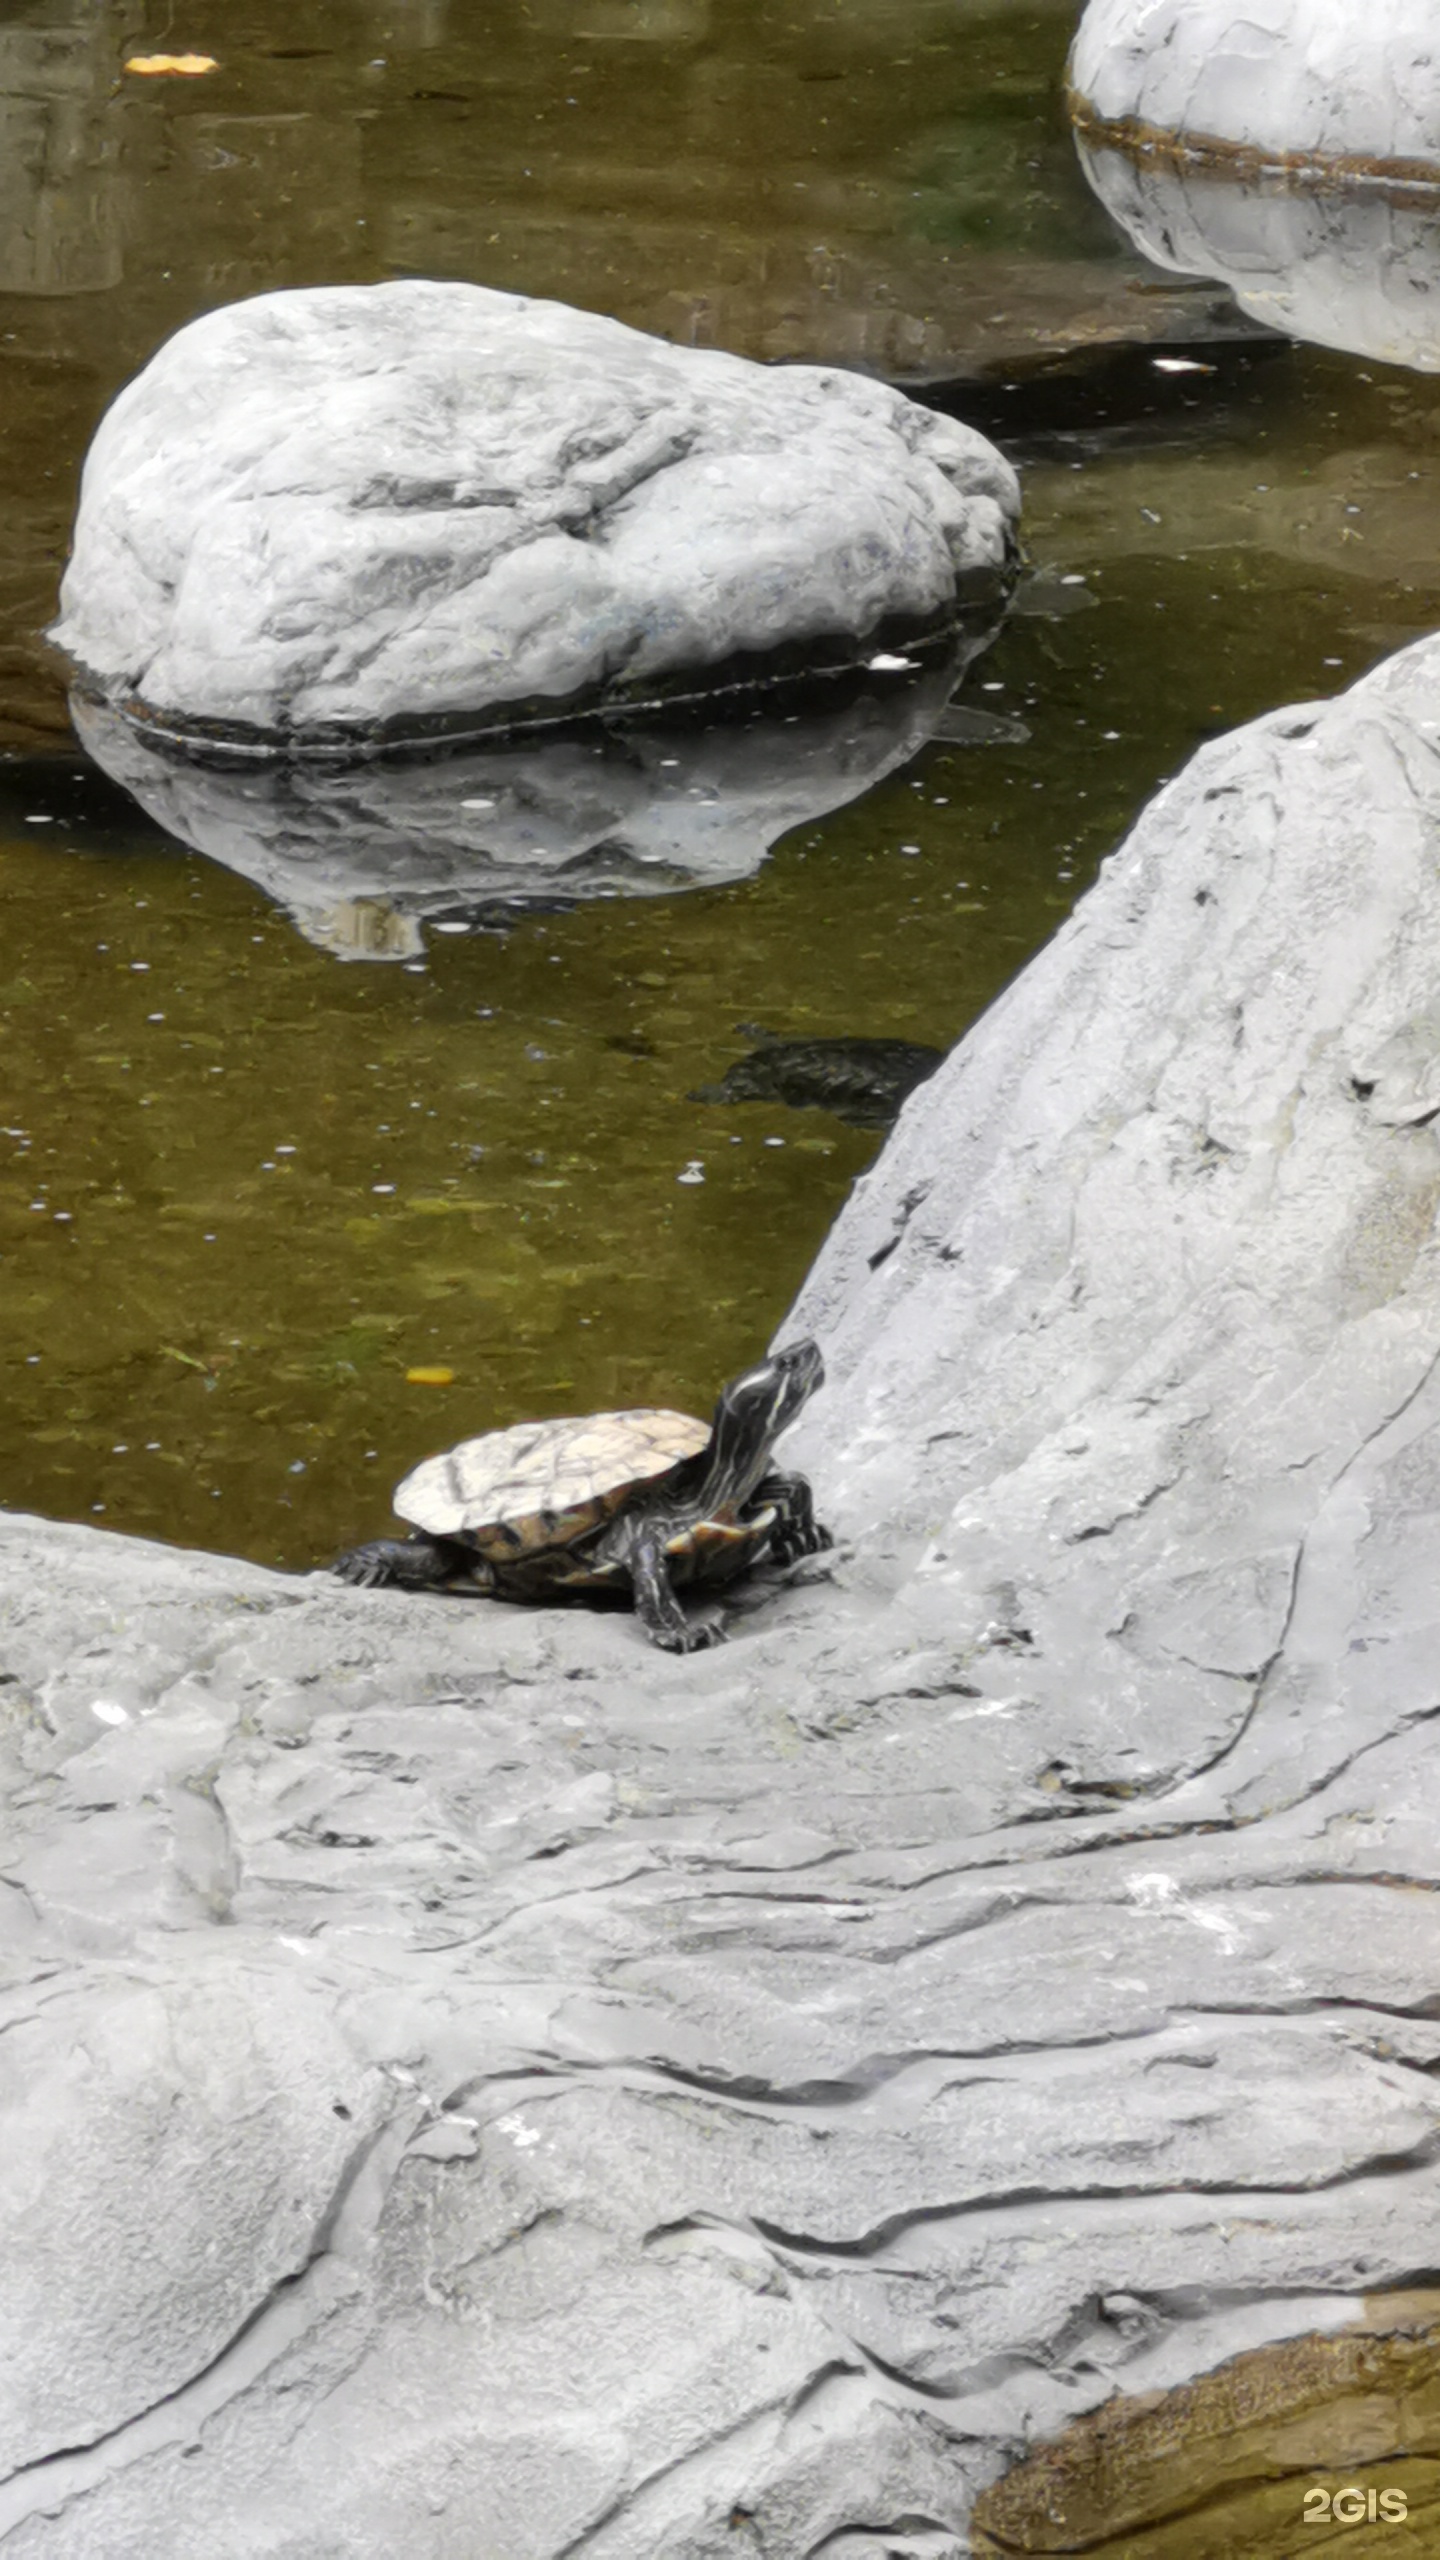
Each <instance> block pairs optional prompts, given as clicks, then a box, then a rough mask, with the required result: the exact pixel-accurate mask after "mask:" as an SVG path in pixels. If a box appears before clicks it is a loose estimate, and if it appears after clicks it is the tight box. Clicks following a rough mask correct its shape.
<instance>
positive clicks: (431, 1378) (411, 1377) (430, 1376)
mask: <svg viewBox="0 0 1440 2560" xmlns="http://www.w3.org/2000/svg"><path fill="white" fill-rule="evenodd" d="M405 1384H406V1386H407V1387H453V1386H454V1384H455V1372H454V1370H453V1369H441V1368H434V1369H407V1370H406V1372H405Z"/></svg>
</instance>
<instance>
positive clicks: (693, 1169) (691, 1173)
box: [675, 1156, 705, 1182]
mask: <svg viewBox="0 0 1440 2560" xmlns="http://www.w3.org/2000/svg"><path fill="white" fill-rule="evenodd" d="M675 1179H676V1181H677V1182H703V1181H704V1179H705V1167H704V1165H703V1164H702V1163H701V1162H700V1160H699V1158H698V1156H692V1158H691V1160H690V1162H689V1164H687V1165H686V1167H685V1169H684V1172H683V1173H677V1174H676V1176H675Z"/></svg>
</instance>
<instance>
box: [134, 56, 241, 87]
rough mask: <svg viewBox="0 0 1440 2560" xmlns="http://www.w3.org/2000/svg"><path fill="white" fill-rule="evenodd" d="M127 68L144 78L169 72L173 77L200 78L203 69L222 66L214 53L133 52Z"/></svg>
mask: <svg viewBox="0 0 1440 2560" xmlns="http://www.w3.org/2000/svg"><path fill="white" fill-rule="evenodd" d="M125 68H126V70H127V71H135V72H138V73H139V74H140V76H141V78H142V79H156V78H159V77H160V76H162V75H163V74H166V73H168V74H169V75H170V77H171V78H172V79H180V80H198V79H199V77H200V74H201V72H202V71H218V70H219V68H220V66H219V64H218V62H217V61H216V60H215V57H214V55H213V53H132V54H131V56H130V59H129V61H128V62H127V63H126V65H125Z"/></svg>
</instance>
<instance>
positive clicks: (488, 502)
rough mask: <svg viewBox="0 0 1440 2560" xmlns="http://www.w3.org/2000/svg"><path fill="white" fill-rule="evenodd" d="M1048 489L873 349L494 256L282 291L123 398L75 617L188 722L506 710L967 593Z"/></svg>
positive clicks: (852, 635) (941, 609) (136, 680)
mask: <svg viewBox="0 0 1440 2560" xmlns="http://www.w3.org/2000/svg"><path fill="white" fill-rule="evenodd" d="M1018 512H1019V491H1018V485H1017V482H1016V479H1015V475H1014V473H1013V472H1012V471H1011V469H1010V466H1009V465H1008V463H1006V462H1005V461H1004V460H1003V459H1002V457H1001V456H1000V455H999V454H998V453H997V452H996V451H995V450H994V448H993V446H991V445H990V444H988V443H987V442H986V440H985V438H984V437H983V436H980V435H978V434H976V433H975V432H974V431H973V430H971V429H969V428H966V427H964V426H961V425H959V424H957V423H956V421H955V420H953V419H950V418H944V417H939V416H937V415H936V414H934V413H933V412H932V411H930V410H928V409H922V408H920V407H918V406H917V405H916V404H915V403H913V402H912V401H909V400H907V399H905V398H904V397H903V396H902V395H901V394H900V393H899V392H895V391H891V390H889V389H888V388H887V387H886V386H885V385H884V384H882V383H878V382H872V381H868V380H866V379H863V378H862V377H860V376H857V375H854V374H847V373H837V372H829V371H822V370H820V369H818V368H814V367H809V366H795V367H786V368H783V369H776V370H767V369H766V368H765V367H763V366H759V365H755V364H751V363H749V362H747V361H746V360H745V359H743V358H741V357H737V356H728V355H722V354H717V353H714V352H713V351H710V350H697V349H693V348H680V347H672V346H668V345H666V344H665V343H664V342H663V341H661V340H659V339H655V338H648V337H645V336H642V335H641V334H640V333H639V332H638V331H636V330H633V329H627V328H623V327H621V325H620V324H619V323H618V322H616V321H613V320H606V319H602V318H599V317H597V316H596V315H595V314H594V313H590V312H584V311H572V310H569V309H567V308H566V307H565V306H564V305H563V304H561V303H553V302H531V301H527V300H525V299H524V298H523V297H521V296H518V295H514V294H507V293H494V292H490V291H488V290H486V289H484V288H482V287H480V286H478V285H467V284H432V283H424V282H406V283H397V284H386V285H373V286H365V287H353V286H337V287H325V288H318V289H314V290H308V291H305V292H298V293H276V294H266V295H263V296H261V297H260V298H259V299H258V300H256V301H253V302H244V303H238V304H234V305H232V306H231V307H230V308H228V309H226V310H221V311H215V312H211V313H210V314H208V315H207V316H206V317H205V318H204V319H201V320H197V321H193V322H192V323H191V324H190V326H189V327H188V328H186V329H183V330H181V331H180V333H179V335H178V336H177V337H175V338H172V339H171V340H170V342H169V344H168V345H167V346H164V347H162V348H161V350H160V352H159V354H158V355H157V356H156V357H155V358H154V359H153V361H152V362H151V363H150V364H149V365H148V366H147V367H146V369H145V371H144V372H143V373H142V374H141V375H140V376H139V378H138V379H137V380H136V381H135V382H133V383H131V384H130V385H129V386H128V388H127V389H126V390H125V391H123V392H122V393H121V395H120V397H119V398H118V400H116V402H115V403H114V406H113V407H112V408H111V409H110V411H109V412H108V414H107V415H106V417H105V418H104V419H103V421H102V423H101V425H100V428H99V431H98V433H97V435H96V437H95V441H94V444H93V446H92V447H91V451H90V455H89V459H88V461H87V464H86V469H85V477H84V483H83V487H82V492H81V501H80V511H79V518H78V522H77V525H76V530H75V546H74V556H73V558H72V560H71V563H70V567H69V570H68V572H67V574H66V578H65V583H64V587H63V590H62V597H61V606H62V610H61V616H60V620H59V622H58V623H57V625H56V626H55V630H54V633H53V635H52V636H53V637H54V638H55V639H56V640H57V641H58V642H59V644H60V646H61V647H62V648H63V649H65V650H66V651H67V652H68V654H69V655H70V657H71V659H72V660H73V661H74V663H75V665H76V666H77V667H78V668H79V669H80V670H81V672H82V675H83V676H84V677H85V678H87V679H88V680H89V681H90V683H91V684H92V685H94V686H96V687H97V688H98V689H99V690H100V692H101V693H102V694H103V695H104V696H105V697H106V698H107V699H110V700H113V701H122V702H126V703H129V704H131V705H132V706H134V707H136V708H138V709H140V710H141V711H142V712H145V713H148V714H150V715H154V714H157V713H158V714H160V715H163V716H164V718H165V721H166V724H167V725H174V726H175V727H177V728H178V729H180V730H181V731H182V732H183V731H186V730H188V729H190V728H192V727H193V726H194V724H197V723H199V724H204V723H209V722H218V723H221V724H225V725H227V726H234V727H237V728H239V729H241V730H250V731H255V732H260V733H264V734H265V735H267V736H269V737H270V738H272V739H282V740H288V741H290V742H291V743H302V744H303V743H304V740H305V733H307V732H315V731H321V732H329V733H332V743H334V742H336V738H337V736H338V742H339V743H341V744H342V745H343V744H345V743H347V742H348V743H351V744H353V743H354V742H355V740H356V739H357V737H358V738H359V739H361V740H363V739H364V738H365V737H366V735H367V734H368V733H370V732H373V730H374V729H375V727H376V725H377V724H381V723H385V724H399V725H400V726H401V727H402V728H403V727H404V726H405V725H406V724H411V725H414V724H421V725H423V724H425V723H428V722H436V723H439V724H442V725H443V726H444V727H446V728H447V729H449V730H453V729H455V728H457V727H458V728H460V729H462V730H463V729H464V728H465V727H466V726H467V725H473V726H476V727H480V728H484V727H487V726H488V727H494V726H496V725H498V724H500V723H501V722H502V721H503V719H504V717H505V715H506V713H507V711H508V712H514V711H515V710H517V709H520V708H524V709H525V710H527V711H528V712H530V713H531V714H533V713H534V712H535V711H536V710H537V709H545V708H548V709H549V710H550V712H551V713H553V712H554V711H555V710H556V708H557V707H559V706H561V705H565V706H574V705H575V704H576V703H577V702H578V703H583V702H585V701H587V700H593V699H595V698H596V697H597V696H601V695H607V694H610V693H613V692H614V691H616V690H617V689H618V690H621V691H624V692H627V693H628V694H630V695H632V696H633V695H634V694H636V693H637V692H638V693H639V694H640V695H642V696H643V695H644V694H645V693H646V692H647V691H648V692H656V691H673V690H675V689H677V688H678V689H684V688H685V686H686V684H687V682H688V684H689V687H690V689H692V690H697V689H703V687H704V680H705V671H707V670H708V671H711V673H712V674H713V673H714V672H715V671H718V670H720V669H721V668H722V667H723V666H724V664H725V662H726V661H730V660H734V659H735V658H736V657H738V656H752V655H755V654H758V655H760V656H761V657H762V658H763V659H766V660H769V659H770V657H771V653H774V652H777V651H787V650H788V651H789V652H791V653H795V652H798V653H799V654H801V655H802V656H805V657H810V656H812V655H813V656H817V657H825V656H827V655H828V656H830V657H832V658H833V657H835V656H840V657H844V656H846V655H849V654H853V653H854V652H855V651H856V649H857V647H858V646H859V644H860V643H862V642H863V641H864V640H865V639H866V638H867V636H868V635H870V634H871V633H872V632H874V631H875V630H876V629H877V628H878V627H879V626H880V625H881V624H882V623H885V622H887V621H889V620H890V619H892V618H894V617H901V618H903V620H904V621H905V622H906V623H908V624H913V625H915V626H917V627H918V626H924V625H931V624H936V623H940V622H943V621H944V620H945V619H946V618H947V617H948V616H951V615H953V614H954V613H955V612H956V610H957V608H958V607H959V606H960V605H961V604H962V602H963V601H964V600H965V599H966V597H967V594H968V593H969V592H970V591H971V590H973V589H977V588H979V589H984V590H990V591H993V590H994V589H995V588H996V587H998V586H999V585H1000V584H1001V582H1002V581H1003V578H1004V575H1005V572H1006V569H1007V566H1008V561H1009V556H1010V552H1011V549H1012V529H1013V526H1014V523H1015V520H1016V517H1017V515H1018Z"/></svg>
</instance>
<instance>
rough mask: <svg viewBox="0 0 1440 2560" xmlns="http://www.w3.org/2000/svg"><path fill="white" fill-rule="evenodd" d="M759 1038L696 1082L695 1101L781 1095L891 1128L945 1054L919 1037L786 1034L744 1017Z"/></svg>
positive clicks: (800, 1107)
mask: <svg viewBox="0 0 1440 2560" xmlns="http://www.w3.org/2000/svg"><path fill="white" fill-rule="evenodd" d="M740 1028H741V1030H742V1031H743V1032H744V1034H745V1036H746V1038H747V1039H750V1040H753V1041H754V1042H755V1044H756V1045H755V1047H754V1048H753V1049H752V1050H751V1052H750V1055H749V1056H748V1058H737V1059H736V1060H735V1063H734V1065H733V1066H730V1067H727V1068H726V1070H725V1073H724V1074H723V1076H722V1077H721V1079H720V1081H719V1083H718V1084H702V1085H697V1086H696V1088H695V1090H694V1092H693V1093H692V1094H691V1095H690V1096H689V1099H690V1101H691V1102H782V1103H784V1104H786V1105H787V1106H788V1108H789V1109H790V1110H792V1111H806V1110H816V1111H833V1113H834V1115H835V1117H836V1119H837V1120H848V1121H849V1123H850V1125H851V1127H852V1128H855V1129H888V1128H889V1127H890V1125H891V1123H892V1121H894V1120H895V1119H896V1118H898V1116H899V1112H900V1106H901V1104H902V1103H903V1102H904V1101H905V1099H906V1097H907V1095H909V1094H912V1093H913V1092H914V1090H915V1088H916V1086H917V1085H920V1084H923V1083H924V1082H925V1079H926V1077H927V1076H933V1074H934V1073H935V1070H936V1068H937V1067H938V1066H939V1064H940V1062H941V1060H942V1058H943V1057H944V1055H945V1052H944V1050H943V1049H931V1048H928V1047H926V1046H925V1044H924V1043H923V1042H922V1041H919V1040H848V1039H839V1040H781V1039H777V1037H776V1036H775V1034H774V1033H773V1032H770V1031H762V1030H760V1028H759V1027H758V1025H757V1024H755V1023H751V1022H745V1023H742V1024H741V1025H740Z"/></svg>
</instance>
